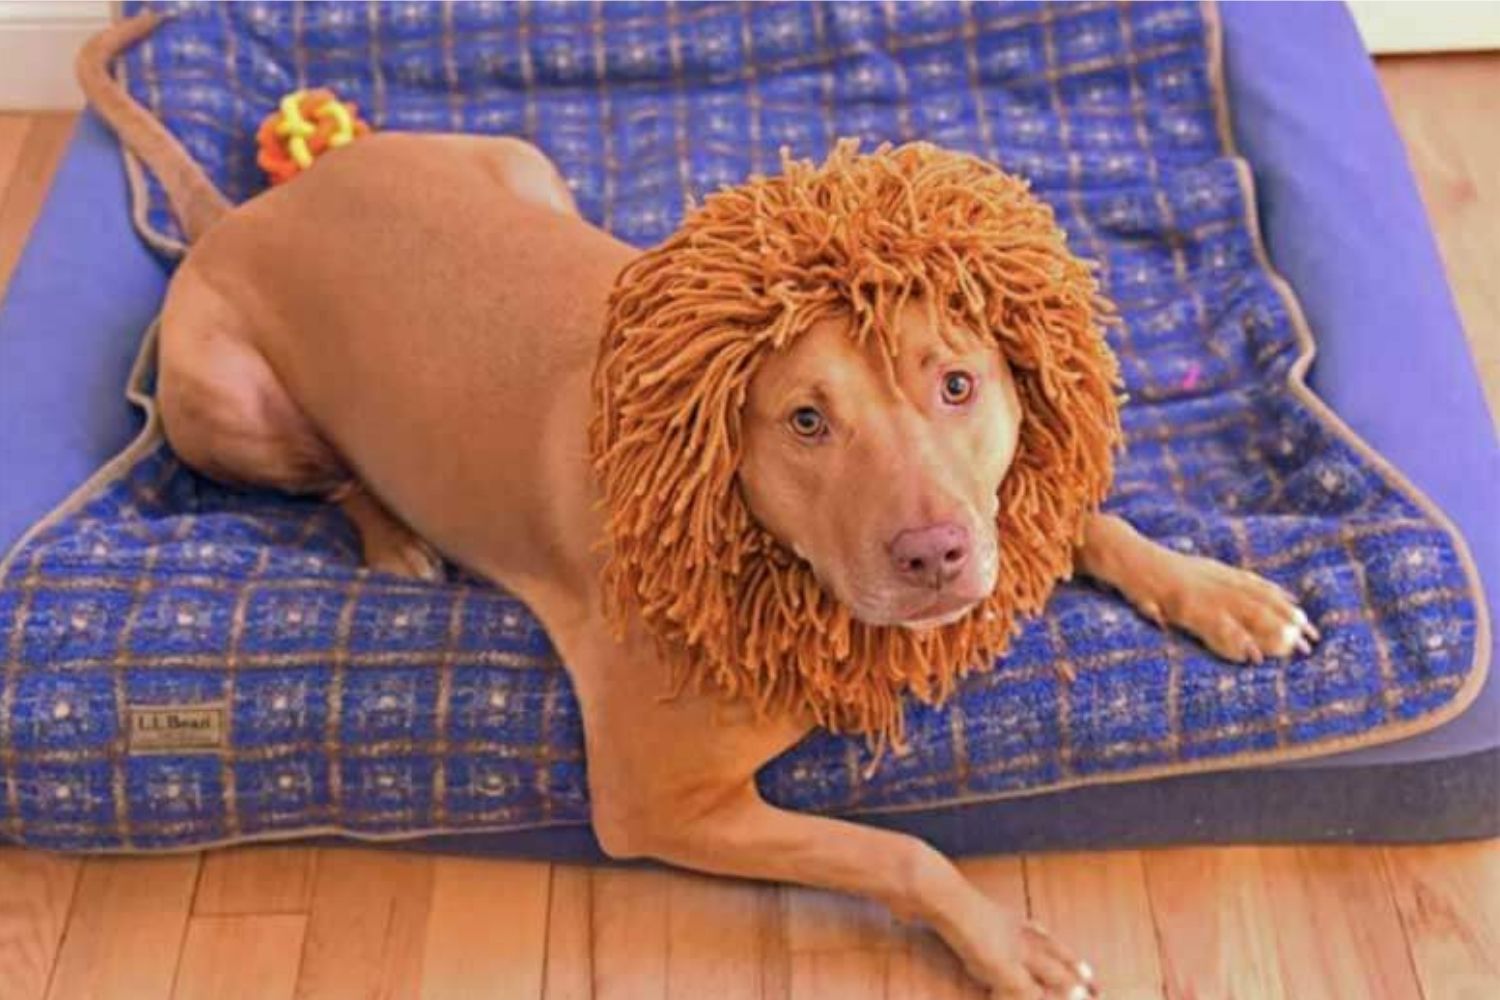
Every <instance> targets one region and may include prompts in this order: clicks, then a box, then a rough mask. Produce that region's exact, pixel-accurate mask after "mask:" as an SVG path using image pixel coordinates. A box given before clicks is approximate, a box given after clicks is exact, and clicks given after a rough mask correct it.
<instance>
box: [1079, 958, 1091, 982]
mask: <svg viewBox="0 0 1500 1000" xmlns="http://www.w3.org/2000/svg"><path fill="white" fill-rule="evenodd" d="M1078 978H1079V979H1082V980H1083V981H1084V982H1086V983H1092V982H1093V981H1094V967H1093V966H1092V965H1090V964H1089V963H1087V962H1079V963H1078Z"/></svg>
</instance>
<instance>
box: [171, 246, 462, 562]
mask: <svg viewBox="0 0 1500 1000" xmlns="http://www.w3.org/2000/svg"><path fill="white" fill-rule="evenodd" d="M157 407H158V410H159V412H160V413H161V419H162V427H163V430H164V431H165V433H166V436H167V441H168V443H169V444H171V446H172V450H173V451H175V452H176V453H177V455H178V457H180V458H181V459H182V460H183V461H184V462H186V463H187V464H188V465H190V466H192V467H193V468H194V469H196V470H198V471H199V472H201V473H203V474H204V475H206V476H208V477H210V478H211V479H215V480H218V481H219V482H222V483H225V484H227V485H232V486H251V487H259V488H266V489H275V490H280V491H281V492H283V493H290V494H294V495H304V496H309V495H310V496H321V497H324V498H326V499H328V500H329V502H331V503H337V504H338V505H339V506H340V508H341V509H342V510H343V512H344V514H345V515H346V516H348V517H349V519H350V520H351V521H353V522H354V525H355V527H356V529H358V531H359V536H360V544H361V548H362V550H363V554H364V561H365V564H366V565H368V566H369V567H370V568H372V569H377V570H382V571H384V572H388V573H397V574H400V575H402V576H412V577H417V578H420V579H427V580H432V579H437V578H439V577H440V576H441V573H442V563H441V561H440V560H439V559H438V557H437V555H436V554H435V553H434V552H433V551H432V549H431V548H430V547H429V546H428V545H427V544H426V543H425V542H423V541H422V540H421V539H419V538H418V537H417V536H416V535H415V534H414V533H413V532H412V531H411V529H410V528H408V527H406V525H404V524H402V523H401V522H400V521H399V520H397V519H396V517H395V516H394V515H393V514H391V513H390V512H389V511H387V510H386V509H385V507H384V506H383V505H382V504H381V503H380V502H379V501H378V500H376V499H375V497H373V496H371V495H370V494H369V493H367V492H366V491H365V490H364V488H363V487H362V486H361V485H360V484H359V483H358V482H356V481H355V480H354V478H353V476H352V474H351V473H350V471H349V469H348V468H347V466H346V465H345V464H344V462H343V461H342V460H341V459H340V458H339V456H338V454H337V453H336V452H335V451H334V449H333V448H332V446H330V445H329V444H328V442H327V441H325V440H324V439H323V437H322V435H320V434H319V433H318V431H317V429H316V428H315V427H314V426H313V425H312V422H311V421H309V420H308V419H307V417H306V416H305V415H304V414H303V413H302V411H301V409H300V408H299V407H298V406H297V404H296V402H295V401H294V400H293V399H292V397H291V395H290V394H289V393H288V392H287V391H286V388H285V387H284V386H283V385H282V384H281V381H280V380H279V379H278V378H277V377H276V373H275V371H273V370H272V368H271V365H270V363H269V362H268V361H267V360H266V358H265V356H264V355H263V354H261V352H260V351H259V350H257V349H256V347H255V344H254V340H253V339H252V337H251V335H250V331H249V328H248V324H247V322H246V321H245V319H244V318H243V317H241V316H240V315H239V314H238V312H237V311H236V310H235V309H234V308H233V306H231V305H230V304H229V303H227V302H226V301H225V300H224V299H223V298H222V297H221V296H219V295H218V293H217V292H215V291H214V289H213V287H212V286H211V285H210V284H209V283H208V282H207V281H205V280H204V279H203V278H202V277H201V276H200V275H198V274H197V272H196V271H195V270H194V269H193V262H192V260H191V259H189V260H188V262H187V263H185V264H184V265H183V267H182V270H181V271H180V272H179V273H178V275H177V277H176V279H175V280H174V281H173V283H172V288H171V290H170V292H169V293H168V296H167V302H166V306H165V308H164V309H163V310H162V321H161V339H160V353H159V362H158V376H157Z"/></svg>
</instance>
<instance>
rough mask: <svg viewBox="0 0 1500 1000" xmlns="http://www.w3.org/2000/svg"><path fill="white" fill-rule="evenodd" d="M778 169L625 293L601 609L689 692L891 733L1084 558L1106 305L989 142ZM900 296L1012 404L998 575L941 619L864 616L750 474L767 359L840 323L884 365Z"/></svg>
mask: <svg viewBox="0 0 1500 1000" xmlns="http://www.w3.org/2000/svg"><path fill="white" fill-rule="evenodd" d="M782 166H783V170H782V173H781V174H780V175H779V176H775V177H759V176H757V177H753V178H751V180H750V181H748V182H747V183H745V184H742V185H739V186H737V187H730V188H725V189H722V190H720V191H718V192H716V193H714V194H712V195H709V196H708V197H707V198H706V199H705V200H704V203H703V204H702V205H701V206H700V207H697V208H696V209H693V210H691V211H690V212H689V214H688V216H687V218H686V219H685V221H684V222H683V223H682V226H681V228H680V229H678V230H677V231H676V232H675V233H674V234H673V235H672V236H671V237H669V238H668V239H667V240H666V241H665V242H664V243H662V244H660V245H659V246H657V247H655V248H654V249H652V250H649V251H647V252H646V253H644V254H643V255H642V256H641V257H639V258H637V259H636V260H635V261H633V262H632V263H631V264H630V265H629V266H627V267H626V268H625V269H624V271H623V272H622V273H621V274H620V276H619V279H618V280H617V282H616V284H615V287H614V290H613V292H612V293H611V296H610V301H609V312H608V323H607V328H606V331H605V335H604V340H603V343H602V345H601V347H600V354H599V358H598V364H597V367H596V369H595V373H594V383H593V391H594V394H595V413H594V417H593V423H592V426H591V428H590V445H591V449H592V456H593V461H594V469H595V472H596V475H597V477H598V480H599V485H600V488H601V491H602V498H603V503H604V512H605V518H606V527H605V534H606V541H607V543H608V546H609V548H608V553H607V561H606V563H605V568H604V577H603V581H602V585H603V593H604V602H605V613H606V615H607V616H608V617H609V619H610V621H611V624H612V625H613V627H614V628H615V629H616V630H617V631H619V632H620V633H621V634H624V631H625V630H626V627H627V623H628V622H630V621H631V620H632V619H636V620H638V621H639V622H640V623H641V624H643V625H644V626H645V628H646V630H647V632H648V633H649V634H651V635H652V636H653V637H654V638H655V639H656V641H657V645H658V648H659V650H660V652H661V655H663V656H664V657H665V658H666V660H667V661H668V663H669V664H670V665H671V668H672V677H673V684H674V687H673V690H674V691H675V692H678V693H680V692H681V691H682V690H684V688H686V687H689V686H691V687H693V688H695V689H700V690H701V689H704V688H710V689H717V691H718V692H720V693H721V694H723V695H725V696H727V697H734V698H744V699H748V700H750V701H751V702H752V703H753V704H754V705H755V706H756V708H757V709H758V710H759V711H760V712H795V713H805V714H810V715H811V717H812V718H813V720H814V721H815V722H816V723H817V724H819V725H821V726H824V727H826V728H828V729H831V730H834V731H846V732H856V733H863V734H865V735H866V736H867V737H868V738H869V739H871V741H872V743H874V744H875V745H876V746H877V747H881V746H884V745H886V744H887V743H888V742H889V743H892V744H894V745H896V746H900V745H901V744H902V743H903V736H904V731H903V719H904V715H903V711H902V697H903V695H905V694H907V693H910V694H912V695H913V696H915V697H917V698H919V699H921V700H923V701H926V702H928V703H934V702H940V701H942V700H943V699H945V698H946V697H947V696H948V695H949V694H950V693H951V692H952V690H953V687H954V683H955V681H956V680H957V679H959V678H961V677H963V676H964V675H966V674H967V673H969V672H970V671H973V670H978V669H985V668H988V667H989V666H990V665H992V664H993V663H994V661H995V659H996V657H998V656H999V655H1000V654H1001V653H1003V652H1004V651H1005V649H1006V647H1007V646H1008V645H1009V642H1010V638H1011V636H1012V634H1013V633H1014V632H1016V631H1017V630H1018V629H1019V626H1018V624H1017V616H1018V615H1028V614H1034V613H1036V612H1038V611H1040V610H1041V609H1042V606H1043V604H1044V603H1045V602H1046V600H1047V598H1048V596H1049V595H1050V594H1051V592H1052V589H1053V587H1054V586H1055V585H1056V583H1057V582H1058V581H1059V580H1062V579H1066V578H1067V577H1069V576H1070V575H1071V573H1072V569H1073V553H1074V550H1075V548H1076V545H1077V544H1078V542H1079V541H1080V539H1081V534H1082V530H1083V524H1084V520H1085V518H1086V517H1087V516H1088V515H1089V514H1090V513H1091V512H1093V511H1094V510H1096V509H1097V508H1098V506H1099V504H1100V503H1101V502H1102V501H1103V499H1104V496H1105V493H1106V491H1107V490H1108V489H1109V484H1110V479H1111V476H1112V473H1113V458H1114V451H1115V449H1116V448H1117V446H1118V443H1119V441H1120V423H1119V399H1118V397H1117V395H1116V387H1117V385H1118V381H1119V379H1118V368H1117V365H1116V362H1115V358H1114V355H1113V354H1112V353H1111V352H1110V350H1109V348H1108V346H1107V345H1106V343H1105V339H1104V336H1103V331H1102V327H1103V325H1104V324H1105V323H1106V322H1109V321H1111V320H1112V318H1113V313H1112V310H1111V308H1110V306H1109V304H1108V303H1107V302H1106V301H1105V300H1104V299H1103V298H1102V297H1101V295H1100V292H1099V286H1098V283H1097V282H1096V281H1095V278H1094V274H1093V271H1092V268H1091V266H1090V265H1089V264H1087V263H1085V262H1084V261H1082V260H1080V259H1078V258H1077V257H1075V256H1073V255H1072V254H1071V253H1070V252H1069V251H1068V248H1067V243H1066V236H1065V235H1064V233H1063V231H1062V230H1061V228H1060V227H1059V226H1058V224H1057V222H1056V220H1055V219H1054V217H1053V213H1052V210H1051V209H1050V208H1049V207H1048V206H1047V205H1045V204H1044V203H1043V202H1041V201H1040V200H1038V199H1037V198H1036V197H1034V196H1033V195H1032V194H1031V193H1030V190H1029V188H1028V185H1027V184H1026V183H1025V182H1024V181H1022V180H1019V179H1017V178H1015V177H1012V176H1009V175H1007V174H1005V173H1003V172H1002V171H1000V170H999V169H998V168H996V167H994V166H992V165H990V164H988V163H986V162H984V161H982V160H980V159H978V158H976V157H973V156H969V155H965V154H960V153H954V152H949V151H946V150H943V149H939V148H937V147H935V146H932V145H929V144H926V143H911V144H907V145H903V146H900V147H897V148H891V147H890V146H882V147H881V148H879V149H877V150H876V151H874V152H873V153H869V154H862V153H860V152H859V150H858V143H857V142H852V141H847V140H846V141H844V142H842V143H840V144H838V146H837V147H836V148H835V149H834V151H833V152H832V153H831V154H830V155H829V156H828V158H827V160H826V161H825V162H824V163H823V164H821V165H818V164H815V163H812V162H810V161H797V160H792V159H790V158H789V157H787V156H786V155H785V154H783V164H782ZM907 301H912V302H916V303H921V304H925V305H926V307H927V308H928V309H929V312H930V313H931V315H932V316H933V319H934V322H936V323H938V324H939V329H940V331H941V332H942V335H943V336H944V337H951V338H967V337H973V336H975V335H976V334H975V333H974V332H972V331H983V334H982V336H986V337H992V338H993V339H994V343H995V344H996V345H997V346H998V347H999V349H1000V351H1001V353H1002V355H1003V356H1004V358H1005V360H1006V361H1007V362H1008V363H1009V365H1010V368H1011V371H1012V373H1013V376H1014V378H1015V382H1016V388H1017V390H1018V394H1019V398H1020V400H1021V405H1022V409H1023V418H1022V424H1021V431H1020V442H1019V447H1018V450H1017V454H1016V457H1015V460H1014V462H1013V464H1012V466H1011V468H1010V471H1009V472H1008V473H1007V475H1006V476H1005V479H1004V481H1003V482H1002V483H1001V485H1000V490H999V499H1000V504H999V512H998V514H997V518H998V529H999V543H1000V573H999V579H998V582H997V584H996V587H995V591H994V593H993V594H991V595H990V596H989V598H988V599H986V600H984V601H982V602H980V603H979V604H978V605H977V606H976V607H975V608H974V609H973V610H972V611H971V612H970V613H969V614H967V615H966V616H965V617H963V618H962V619H960V620H959V621H957V622H954V623H952V624H949V625H945V626H941V627H938V628H934V629H931V630H926V631H913V630H908V629H905V628H902V627H899V626H872V625H867V624H864V623H862V622H859V621H856V620H854V619H853V618H852V617H851V615H850V613H849V611H848V609H847V608H846V607H844V606H843V605H842V604H840V603H839V602H838V601H837V600H836V599H835V598H834V597H833V596H832V595H831V594H829V593H828V592H827V591H825V590H824V588H823V587H822V585H821V584H820V583H819V582H818V580H817V578H816V577H815V576H814V574H813V571H812V568H811V567H810V566H809V565H808V564H807V563H806V562H804V561H803V560H801V559H800V558H798V557H797V556H795V555H794V554H792V553H791V552H790V551H789V550H788V549H787V548H786V547H784V546H783V545H782V544H781V543H780V542H779V541H778V540H777V539H776V538H775V537H773V536H772V535H771V534H770V533H769V532H767V531H766V530H764V529H763V528H761V527H760V526H759V525H758V524H757V523H756V522H755V520H754V519H753V518H752V516H751V514H750V511H749V509H748V507H747V505H746V502H745V500H744V499H743V497H742V495H741V492H740V488H739V485H738V482H737V475H738V470H739V465H740V461H739V459H740V455H741V442H742V440H743V439H742V423H741V414H742V410H743V408H744V406H745V401H746V396H747V393H748V390H749V385H750V382H751V380H752V379H753V378H755V375H756V372H757V371H758V370H759V368H760V366H761V364H762V362H763V361H764V360H765V359H766V358H767V357H768V356H769V355H771V353H772V352H776V351H782V350H785V349H787V348H788V346H789V345H791V344H792V343H794V342H795V341H796V340H797V339H798V338H799V337H801V336H803V335H804V334H805V333H806V332H807V331H808V330H809V329H811V328H812V327H813V325H814V324H816V323H818V322H819V321H820V320H822V319H825V318H828V317H839V316H843V317H847V318H848V319H849V323H850V336H851V337H853V338H855V339H856V341H858V342H860V343H867V342H869V341H870V340H871V338H875V339H876V340H877V341H878V342H879V343H881V344H882V345H883V346H884V348H885V349H886V351H888V352H889V354H890V355H891V356H894V355H895V354H896V353H897V352H898V350H899V348H900V345H899V343H898V342H897V338H898V331H897V330H896V327H895V324H894V321H893V320H894V317H895V316H896V315H897V314H898V311H899V310H900V308H901V307H902V305H903V304H905V303H906V302H907Z"/></svg>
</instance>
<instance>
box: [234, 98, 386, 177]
mask: <svg viewBox="0 0 1500 1000" xmlns="http://www.w3.org/2000/svg"><path fill="white" fill-rule="evenodd" d="M369 132H370V126H369V125H367V124H366V123H365V122H364V120H363V119H361V118H360V117H359V108H358V107H357V106H356V105H355V104H354V102H353V101H341V100H339V99H338V98H337V97H335V96H334V94H333V92H332V91H330V90H325V89H322V88H319V89H316V90H295V91H293V92H292V93H290V94H288V95H286V96H285V97H283V98H282V99H281V104H280V105H279V106H278V107H277V109H276V110H275V111H273V112H272V113H271V114H269V115H267V116H266V117H265V120H264V121H262V122H261V123H260V130H259V131H258V132H256V135H255V142H256V149H257V152H256V155H255V162H256V163H258V164H259V165H260V168H261V169H262V170H264V171H265V172H266V176H267V177H269V178H270V179H271V183H272V184H283V183H285V182H286V181H289V180H291V179H292V178H293V177H295V176H297V174H299V173H301V172H302V171H303V170H306V169H307V168H308V167H310V166H312V164H313V160H315V159H317V158H318V157H319V156H321V155H323V154H324V153H326V152H327V151H328V150H330V149H337V148H338V147H339V146H346V145H348V144H349V143H351V142H353V141H354V140H355V139H358V138H359V137H361V136H364V135H368V134H369Z"/></svg>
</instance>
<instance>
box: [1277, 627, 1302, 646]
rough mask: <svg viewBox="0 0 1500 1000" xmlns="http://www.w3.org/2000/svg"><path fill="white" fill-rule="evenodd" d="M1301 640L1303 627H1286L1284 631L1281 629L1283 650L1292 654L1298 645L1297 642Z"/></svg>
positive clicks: (1283, 628)
mask: <svg viewBox="0 0 1500 1000" xmlns="http://www.w3.org/2000/svg"><path fill="white" fill-rule="evenodd" d="M1301 638H1302V626H1301V625H1286V626H1283V627H1282V629H1281V645H1282V647H1283V648H1285V649H1286V650H1287V652H1291V651H1292V649H1293V648H1294V647H1295V646H1296V645H1297V640H1298V639H1301Z"/></svg>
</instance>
